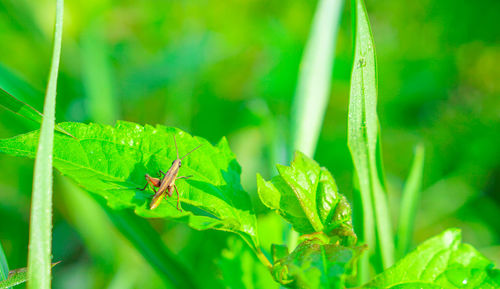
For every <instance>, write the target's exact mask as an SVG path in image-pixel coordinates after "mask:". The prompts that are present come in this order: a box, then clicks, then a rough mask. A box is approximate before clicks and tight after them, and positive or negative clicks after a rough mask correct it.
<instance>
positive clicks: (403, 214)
mask: <svg viewBox="0 0 500 289" xmlns="http://www.w3.org/2000/svg"><path fill="white" fill-rule="evenodd" d="M424 154H425V150H424V146H423V145H422V144H419V145H418V146H417V147H416V148H415V157H414V158H413V164H412V166H411V170H410V174H409V175H408V180H407V181H406V184H405V187H404V190H403V196H402V200H401V211H400V213H399V225H398V234H397V257H398V258H401V257H403V256H404V255H405V254H406V253H407V252H408V249H409V248H410V244H411V240H412V236H413V226H414V223H415V215H416V213H417V206H418V203H419V200H420V195H421V192H422V175H423V171H424Z"/></svg>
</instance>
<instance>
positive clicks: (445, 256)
mask: <svg viewBox="0 0 500 289" xmlns="http://www.w3.org/2000/svg"><path fill="white" fill-rule="evenodd" d="M493 267H494V265H493V263H492V262H491V261H489V260H488V259H486V258H485V257H484V256H483V255H481V253H479V252H478V251H477V250H476V249H474V248H473V247H472V246H470V245H468V244H462V243H461V233H460V231H459V230H458V229H450V230H447V231H445V232H443V233H441V234H440V235H438V236H435V237H433V238H431V239H429V240H427V241H425V242H424V243H422V244H421V245H420V246H418V247H417V249H416V250H415V251H413V252H411V253H410V254H408V255H407V256H406V257H404V258H403V259H402V260H400V261H399V262H397V263H396V264H395V265H394V266H392V267H391V268H389V269H387V270H386V271H384V272H383V273H381V274H379V275H377V276H376V277H375V278H374V279H373V280H372V281H370V282H369V283H368V284H366V285H364V286H363V287H362V288H424V289H427V288H445V289H448V288H449V289H451V288H471V289H472V288H482V289H488V288H492V289H493V288H500V270H498V269H493Z"/></svg>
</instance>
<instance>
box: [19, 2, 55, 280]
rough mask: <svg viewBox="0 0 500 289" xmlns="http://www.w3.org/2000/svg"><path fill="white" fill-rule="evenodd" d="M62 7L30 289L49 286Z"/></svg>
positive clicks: (36, 181)
mask: <svg viewBox="0 0 500 289" xmlns="http://www.w3.org/2000/svg"><path fill="white" fill-rule="evenodd" d="M63 8H64V2H63V0H57V5H56V23H55V31H54V47H53V53H52V63H51V67H50V73H49V81H48V85H47V90H46V93H45V104H44V110H43V114H44V116H45V117H44V118H43V120H42V125H41V129H40V140H39V144H38V150H37V153H36V158H35V169H34V178H33V194H32V199H31V218H30V232H29V240H30V241H29V249H28V288H30V289H35V288H36V289H49V288H50V287H51V286H50V284H51V249H52V152H53V145H54V127H55V107H56V89H57V74H58V71H59V59H60V56H61V38H62V24H63V23H62V22H63Z"/></svg>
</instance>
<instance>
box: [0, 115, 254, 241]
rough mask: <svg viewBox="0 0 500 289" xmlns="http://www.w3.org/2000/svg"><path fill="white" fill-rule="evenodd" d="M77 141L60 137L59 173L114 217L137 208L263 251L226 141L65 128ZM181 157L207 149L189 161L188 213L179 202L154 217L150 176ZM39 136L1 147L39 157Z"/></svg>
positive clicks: (148, 130) (155, 130) (121, 128)
mask: <svg viewBox="0 0 500 289" xmlns="http://www.w3.org/2000/svg"><path fill="white" fill-rule="evenodd" d="M60 125H61V127H63V128H64V129H66V130H67V131H69V132H70V133H71V134H73V135H74V136H75V137H76V139H74V138H70V137H67V136H64V135H56V136H55V146H54V166H55V167H56V168H57V169H58V170H59V171H60V172H61V173H62V174H63V175H67V176H69V177H70V178H72V179H73V180H75V181H76V182H77V183H78V184H80V185H81V186H82V187H83V188H84V189H86V190H88V191H90V192H92V193H95V194H98V195H100V196H102V197H104V198H105V199H106V200H107V203H108V206H110V207H111V208H114V209H122V208H133V209H134V211H135V213H136V214H137V215H139V216H142V217H146V218H173V219H174V218H175V219H178V220H179V221H182V222H186V223H189V225H190V226H191V227H192V228H194V229H198V230H205V229H218V230H224V231H231V232H236V233H238V234H240V235H241V236H242V237H243V238H244V239H245V241H247V242H249V244H251V245H254V247H257V245H258V241H257V227H256V218H255V214H254V212H253V209H252V204H251V202H250V198H249V196H248V194H247V193H246V192H245V191H244V190H243V188H242V187H241V184H240V173H241V168H240V166H239V164H238V163H237V162H236V159H235V156H234V154H233V153H232V152H231V150H230V148H229V146H228V144H227V141H226V139H224V138H223V139H222V140H221V141H220V142H219V144H218V145H217V146H212V145H211V144H210V143H209V142H208V141H207V140H205V139H203V138H200V137H192V136H191V135H189V134H188V133H186V132H184V131H181V130H179V129H177V128H172V127H165V126H160V125H158V126H157V127H152V126H149V125H146V126H145V127H143V126H140V125H137V124H134V123H129V122H117V124H116V127H110V126H106V125H99V124H88V125H86V124H81V123H62V124H60ZM173 135H175V136H176V139H177V144H178V149H179V154H180V155H183V154H185V153H187V152H189V151H190V150H191V149H193V148H195V147H196V146H198V145H199V144H203V146H202V147H201V148H200V149H199V150H197V151H195V152H194V153H192V154H191V155H189V156H188V157H187V158H185V159H184V160H183V163H182V167H181V168H180V172H179V176H189V175H192V176H193V177H191V178H189V179H187V180H184V179H180V180H177V181H176V185H177V188H178V190H179V194H180V200H181V202H182V207H183V212H179V211H178V210H177V209H176V195H175V193H174V195H173V196H172V197H171V198H168V199H167V200H165V201H163V202H162V203H161V204H160V205H159V207H158V208H156V209H154V210H150V209H149V203H150V201H151V198H152V195H153V192H152V191H151V190H150V189H147V190H145V191H139V190H137V188H139V187H140V188H142V187H144V185H145V183H146V180H145V179H144V175H145V174H150V175H152V176H156V175H157V173H158V171H159V170H163V171H166V170H167V169H168V168H169V167H170V166H171V164H172V161H173V160H174V159H175V158H176V157H177V154H176V150H175V146H174V142H173ZM37 139H38V131H35V132H31V133H28V134H24V135H20V136H17V137H14V138H11V139H5V140H0V151H2V152H4V153H8V154H11V155H15V156H27V157H33V156H34V151H35V148H36V143H37Z"/></svg>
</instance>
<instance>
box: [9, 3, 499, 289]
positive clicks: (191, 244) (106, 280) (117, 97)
mask: <svg viewBox="0 0 500 289" xmlns="http://www.w3.org/2000/svg"><path fill="white" fill-rule="evenodd" d="M66 2H67V3H66V10H65V15H66V23H65V27H64V28H65V33H64V36H63V44H62V47H63V48H62V58H61V67H60V74H59V86H58V102H57V120H58V121H95V118H96V117H102V115H101V114H100V113H99V111H98V110H96V109H95V108H96V107H97V108H98V107H99V105H104V104H107V105H108V106H113V108H114V109H116V111H115V112H114V113H112V114H110V117H109V119H108V120H107V121H109V122H111V123H110V124H112V122H113V121H114V120H115V119H113V118H120V119H124V120H127V121H133V122H137V123H140V124H151V125H155V124H158V123H159V124H166V125H168V126H176V127H180V128H182V129H184V130H186V131H189V132H190V133H192V134H195V135H200V136H203V137H206V138H207V139H209V140H210V141H211V142H212V143H215V142H216V141H217V140H219V139H220V138H221V137H222V136H224V135H225V136H228V142H229V144H230V146H231V148H232V150H233V151H234V152H235V154H236V156H237V159H238V160H239V162H240V164H241V166H242V167H243V171H242V182H243V187H244V188H245V189H246V190H247V191H248V192H250V193H251V194H253V196H252V199H253V200H254V201H258V197H257V195H256V183H255V173H256V172H260V173H261V174H262V175H263V176H264V178H266V179H269V178H270V177H271V176H272V175H275V174H276V172H275V171H274V167H275V164H276V163H277V162H281V163H282V164H283V162H282V161H281V160H283V159H284V157H283V156H284V155H285V153H284V152H283V151H280V150H279V148H281V146H280V144H282V142H283V141H286V140H287V138H288V137H289V136H288V135H287V133H286V131H287V129H286V128H287V126H288V119H289V113H290V110H291V99H292V97H293V95H294V91H295V87H296V79H297V74H298V68H299V63H300V58H301V55H302V52H303V49H304V45H305V42H306V39H307V37H308V33H309V31H310V24H311V20H312V15H313V11H314V9H315V7H316V4H317V1H305V0H297V1H291V2H287V3H286V5H284V4H283V3H281V2H275V3H272V2H269V1H263V0H252V1H233V0H230V1H224V2H215V1H210V2H207V1H189V2H176V1H174V2H161V1H140V2H138V1H119V2H117V1H96V0H92V1H80V2H70V1H66ZM366 4H367V11H368V15H369V17H370V20H371V24H372V30H373V34H374V39H375V45H376V47H377V59H378V68H379V78H378V80H379V81H378V89H379V97H378V112H379V113H378V114H379V119H380V123H381V127H382V128H383V138H382V147H383V149H384V155H383V158H384V164H385V169H386V171H387V172H388V174H387V180H388V191H389V197H390V204H391V205H390V207H391V208H397V207H398V206H397V205H396V204H399V198H400V197H399V196H400V193H401V191H402V187H403V183H404V180H405V178H406V176H407V173H408V169H409V167H410V165H411V158H412V149H413V147H414V145H415V144H416V143H417V142H419V141H422V142H423V143H424V144H425V147H426V161H425V165H424V167H425V172H424V181H423V184H422V187H423V189H424V190H423V192H422V195H421V196H422V203H421V205H420V206H419V208H418V213H417V217H416V222H417V223H416V227H415V229H416V232H415V241H416V242H420V241H422V240H425V239H427V238H428V237H429V236H431V235H434V234H436V233H438V232H440V231H441V230H442V229H443V228H446V227H450V226H456V227H461V228H463V235H464V239H465V240H466V241H467V242H469V243H472V244H473V245H475V246H476V247H477V248H479V249H480V251H483V250H484V252H487V256H488V257H489V258H492V259H494V260H496V261H497V263H499V262H500V250H498V247H494V246H492V245H493V244H498V243H499V241H500V235H499V233H498V232H500V221H499V220H498V218H497V217H496V215H497V212H498V211H499V210H500V206H499V203H500V197H499V196H500V193H499V187H500V185H499V183H498V180H499V179H500V177H499V176H500V151H499V150H498V148H497V141H496V140H498V139H500V131H499V130H498V129H495V128H496V127H499V126H500V116H499V115H500V113H499V111H500V101H499V99H500V86H499V82H498V79H500V75H499V72H498V69H497V68H498V67H499V66H500V43H499V42H500V41H499V39H500V37H499V32H498V29H496V26H497V25H496V18H497V14H498V12H497V11H499V10H500V2H499V1H496V0H483V1H459V2H457V1H451V0H443V1H414V2H407V1H406V2H404V1H399V2H398V1H373V0H368V1H366ZM52 7H53V1H48V0H41V1H26V0H17V1H14V0H1V1H0V31H2V33H1V34H0V39H1V42H2V45H1V46H0V85H1V87H2V88H4V89H5V90H7V91H9V92H10V93H12V94H13V95H15V96H16V97H18V98H20V99H21V100H23V101H25V102H27V103H29V104H30V105H32V106H34V107H35V108H37V109H38V110H41V108H42V102H43V93H42V91H43V88H44V87H45V83H46V80H47V75H48V66H49V61H50V52H51V51H50V47H51V46H50V43H51V41H52V39H51V35H52V32H53V31H52V27H53V22H52V19H54V17H53V13H55V11H54V10H53V8H52ZM351 36H352V35H351V19H350V5H349V4H346V5H345V6H344V11H343V14H342V19H341V25H340V29H339V36H338V37H339V38H338V41H337V47H336V55H335V59H334V61H335V69H334V71H333V76H332V84H331V89H332V91H331V93H330V99H329V106H328V108H327V111H326V115H325V120H324V124H323V128H322V131H321V134H320V138H319V140H318V149H317V151H316V154H315V158H316V160H317V161H318V162H319V163H321V165H322V166H325V167H327V168H328V170H330V171H331V172H332V174H333V175H334V176H335V180H336V183H337V185H338V187H339V188H341V190H342V192H345V194H346V196H347V197H348V199H351V196H350V192H351V191H352V190H351V189H352V179H353V178H352V162H351V159H350V157H349V153H348V149H347V145H346V143H347V140H346V137H347V136H346V131H347V121H346V119H347V99H348V93H349V81H350V70H351V64H352V40H351ZM89 43H94V44H95V46H91V47H90V49H98V50H99V51H95V50H94V51H90V52H89V51H88V50H87V49H89ZM92 55H93V56H94V57H95V58H93V59H89V57H90V56H92ZM103 56H104V58H105V59H104V60H103V59H100V58H99V57H103ZM90 61H92V63H94V64H93V65H92V66H91V67H88V64H89V62H90ZM93 72H99V73H104V74H106V75H105V76H101V77H100V78H97V77H91V76H92V73H93ZM104 77H106V79H109V83H105V84H102V82H101V84H100V85H99V84H98V83H99V81H100V80H102V78H104ZM104 85H106V87H104ZM95 91H98V92H100V93H102V94H103V95H104V93H105V94H106V95H107V96H106V97H107V100H106V101H100V99H99V97H98V96H97V97H96V96H95V93H96V92H95ZM106 117H108V116H106ZM100 121H101V120H99V122H100ZM36 128H37V127H36V126H35V125H33V124H32V123H30V122H27V121H24V120H23V119H19V118H16V116H15V115H14V114H12V113H10V112H8V111H0V135H1V138H6V137H10V136H14V135H18V134H20V133H23V132H27V131H29V130H32V129H36ZM0 167H2V168H3V170H2V173H1V174H0V199H1V202H0V219H1V220H2V225H1V226H0V241H1V242H2V245H3V247H4V249H5V252H6V255H7V259H8V260H9V265H10V267H11V268H22V267H25V266H26V252H27V251H26V248H27V240H28V238H27V236H28V234H27V230H28V220H29V216H28V212H29V197H30V192H31V183H32V182H31V180H32V177H33V176H32V169H33V163H32V161H29V160H20V159H18V158H11V157H5V156H2V157H1V158H0ZM55 185H56V187H55V198H54V205H55V215H54V244H53V247H54V252H53V253H54V258H55V259H56V260H60V259H64V260H65V261H64V262H63V263H62V264H60V265H58V266H57V267H55V268H54V276H55V278H54V288H77V289H78V288H105V287H107V286H109V287H110V288H113V287H112V286H115V287H114V288H165V286H166V285H165V284H164V283H162V282H161V279H160V278H159V277H158V276H157V275H156V274H155V273H154V271H152V270H151V268H150V267H149V265H147V263H145V262H144V260H143V259H142V257H140V256H138V254H137V253H136V252H135V251H134V250H132V249H131V248H130V244H129V243H128V241H127V240H125V239H124V238H123V237H121V236H120V235H119V234H117V232H116V230H114V229H113V227H112V226H110V225H109V221H108V220H107V218H106V216H102V215H99V214H94V215H90V214H85V213H86V212H85V211H86V208H87V207H88V206H90V205H85V207H84V208H82V207H80V206H81V205H80V204H81V202H70V201H69V199H68V198H69V197H68V194H69V193H67V192H68V191H69V190H70V189H69V188H68V187H67V186H65V185H63V184H62V181H61V180H60V179H58V178H56V183H55ZM255 207H256V208H257V213H259V214H261V213H262V212H264V209H265V207H264V206H263V205H262V204H258V203H257V204H256V206H255ZM96 210H99V208H98V209H96ZM395 215H396V214H392V215H391V216H392V217H393V218H395ZM92 216H97V217H95V218H93V219H91V217H92ZM78 218H81V219H82V220H78ZM85 220H88V221H87V222H85ZM393 221H394V222H393V224H397V222H396V220H393ZM78 222H81V223H83V224H78ZM90 223H92V225H90ZM275 223H279V221H278V222H275ZM4 224H8V225H4ZM152 224H153V226H154V227H155V228H156V229H158V231H159V232H161V233H160V234H161V237H162V238H163V240H164V241H165V244H167V246H168V247H169V248H171V250H172V251H173V252H175V253H178V256H179V259H181V260H182V261H183V262H184V263H186V264H189V266H191V269H190V270H191V271H193V272H196V273H197V274H193V276H194V278H196V279H197V280H196V282H197V283H199V284H206V286H207V288H222V286H223V285H222V284H221V283H217V282H215V281H211V280H212V279H210V278H209V277H210V276H211V275H212V274H213V270H216V267H217V266H216V265H214V262H213V260H214V259H215V258H216V257H217V256H219V255H220V254H219V253H220V251H221V250H223V249H224V248H225V247H226V246H227V242H226V240H225V239H226V237H225V235H224V234H222V233H219V232H196V231H193V230H190V229H188V228H186V227H185V226H184V225H178V224H175V223H170V222H163V221H159V220H155V221H153V222H152ZM103 228H105V229H103ZM281 230H282V228H279V229H276V231H281ZM268 231H270V230H268ZM93 233H95V234H93ZM266 234H271V233H270V232H266ZM102 235H104V236H106V238H104V237H101V238H102V239H98V238H97V236H102ZM89 236H95V237H89ZM415 241H414V243H413V244H415ZM110 244H112V245H110ZM101 246H103V247H105V248H109V250H108V252H110V254H112V255H109V256H106V255H103V254H101V253H99V252H101V251H99V250H98V248H100V247H101ZM202 252H203V253H202ZM145 280H146V281H145Z"/></svg>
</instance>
